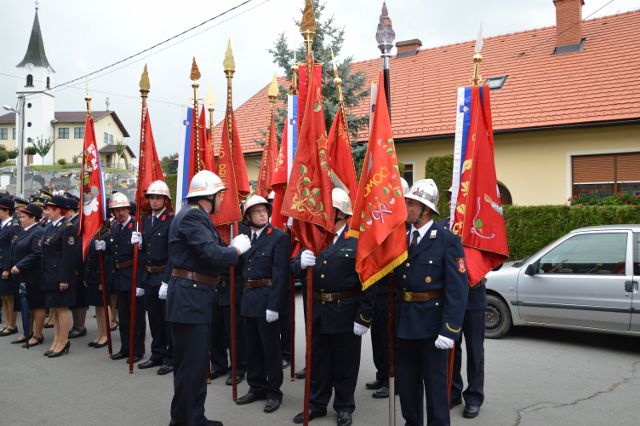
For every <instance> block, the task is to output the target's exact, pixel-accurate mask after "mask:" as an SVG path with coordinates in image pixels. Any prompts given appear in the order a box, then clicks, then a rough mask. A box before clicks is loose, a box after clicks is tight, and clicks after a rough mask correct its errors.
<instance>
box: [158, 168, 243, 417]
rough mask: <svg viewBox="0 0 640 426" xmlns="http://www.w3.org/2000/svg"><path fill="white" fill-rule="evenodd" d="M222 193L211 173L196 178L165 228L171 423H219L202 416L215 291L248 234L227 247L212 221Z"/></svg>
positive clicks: (240, 252) (197, 175)
mask: <svg viewBox="0 0 640 426" xmlns="http://www.w3.org/2000/svg"><path fill="white" fill-rule="evenodd" d="M225 189H226V188H225V186H224V184H223V182H222V180H221V179H220V178H219V177H218V176H217V175H216V174H215V173H212V172H210V171H207V170H203V171H200V172H198V173H196V174H195V175H194V176H193V178H192V179H191V182H190V184H189V192H188V194H187V205H185V206H184V207H183V208H182V209H181V210H180V211H179V212H178V213H177V214H176V215H175V217H174V219H173V223H171V227H170V228H169V259H171V260H170V265H171V278H170V279H169V283H168V287H169V288H168V291H167V317H166V320H167V322H169V326H170V328H171V335H172V337H173V346H174V352H173V353H174V359H173V367H174V381H173V384H174V389H173V390H174V393H173V400H172V401H171V424H176V425H183V424H189V425H191V424H193V425H200V424H212V425H221V424H222V423H220V422H215V421H209V420H207V419H206V418H205V416H204V403H205V399H206V395H207V373H208V361H209V329H210V327H211V319H212V315H211V312H212V310H213V299H214V289H215V287H216V285H217V284H218V282H219V276H220V275H221V273H222V272H223V270H226V269H228V268H229V267H230V266H234V265H237V264H238V261H239V259H240V255H241V254H242V253H244V252H245V251H247V250H248V249H249V248H250V243H249V239H248V238H247V236H246V235H239V236H237V237H235V238H234V239H233V240H232V241H231V245H230V246H229V247H227V246H225V245H224V243H223V241H222V239H221V238H220V235H219V234H218V232H217V231H216V228H215V226H214V224H213V222H212V220H211V217H210V214H211V213H214V212H216V211H217V210H218V209H219V208H220V202H221V200H220V192H221V191H223V190H225Z"/></svg>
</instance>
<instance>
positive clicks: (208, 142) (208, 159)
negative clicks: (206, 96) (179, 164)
mask: <svg viewBox="0 0 640 426" xmlns="http://www.w3.org/2000/svg"><path fill="white" fill-rule="evenodd" d="M212 128H213V126H212ZM198 131H199V132H200V144H201V145H202V162H203V167H204V170H209V171H210V172H213V171H215V169H216V167H215V159H214V155H213V136H212V135H211V134H208V133H209V132H207V119H206V115H205V112H204V105H202V109H201V110H200V126H199V128H198Z"/></svg>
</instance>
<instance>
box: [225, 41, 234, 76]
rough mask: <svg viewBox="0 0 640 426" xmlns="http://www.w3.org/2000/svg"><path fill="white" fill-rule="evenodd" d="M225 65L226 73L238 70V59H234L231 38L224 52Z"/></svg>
mask: <svg viewBox="0 0 640 426" xmlns="http://www.w3.org/2000/svg"><path fill="white" fill-rule="evenodd" d="M222 65H223V66H224V72H225V73H229V72H230V73H234V72H235V71H236V61H235V60H234V59H233V49H232V48H231V40H229V41H228V42H227V51H226V52H225V54H224V62H223V63H222Z"/></svg>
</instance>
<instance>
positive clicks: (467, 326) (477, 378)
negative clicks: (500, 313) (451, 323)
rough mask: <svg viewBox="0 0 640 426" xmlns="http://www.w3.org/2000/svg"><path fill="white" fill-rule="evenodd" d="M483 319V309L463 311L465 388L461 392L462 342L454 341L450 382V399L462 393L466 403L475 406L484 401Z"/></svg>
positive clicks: (458, 396) (462, 385) (462, 384)
mask: <svg viewBox="0 0 640 426" xmlns="http://www.w3.org/2000/svg"><path fill="white" fill-rule="evenodd" d="M484 319H485V311H484V310H473V311H472V310H469V311H466V312H465V314H464V323H463V324H462V333H463V335H464V344H465V351H466V352H467V388H466V389H465V390H464V392H462V388H463V387H464V383H463V381H462V374H461V368H462V342H460V344H457V343H456V349H455V355H454V362H453V383H452V384H451V400H452V401H453V400H455V399H458V398H460V395H462V396H463V397H464V401H465V403H466V404H467V405H475V406H477V407H479V406H481V405H482V403H483V402H484V391H483V388H484Z"/></svg>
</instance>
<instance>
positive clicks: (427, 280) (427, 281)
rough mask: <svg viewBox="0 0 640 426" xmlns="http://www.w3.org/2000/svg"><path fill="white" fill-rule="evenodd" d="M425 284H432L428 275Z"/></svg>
mask: <svg viewBox="0 0 640 426" xmlns="http://www.w3.org/2000/svg"><path fill="white" fill-rule="evenodd" d="M424 282H425V283H427V284H431V277H430V276H428V275H427V276H426V277H424Z"/></svg>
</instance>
